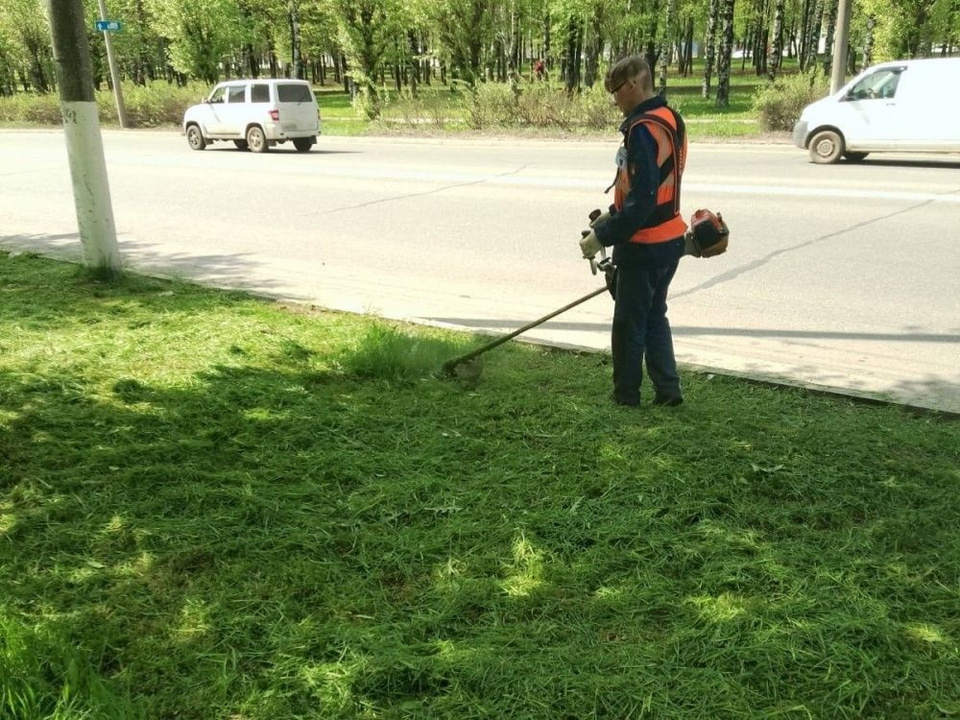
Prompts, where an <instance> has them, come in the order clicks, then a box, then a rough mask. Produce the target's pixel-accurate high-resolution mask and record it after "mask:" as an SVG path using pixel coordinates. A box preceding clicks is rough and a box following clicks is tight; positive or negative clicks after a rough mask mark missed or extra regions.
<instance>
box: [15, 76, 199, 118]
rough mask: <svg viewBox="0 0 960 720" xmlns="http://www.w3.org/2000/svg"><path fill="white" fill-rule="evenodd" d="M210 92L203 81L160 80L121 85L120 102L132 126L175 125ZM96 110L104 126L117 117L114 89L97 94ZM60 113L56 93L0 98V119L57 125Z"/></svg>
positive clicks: (22, 94) (24, 94) (20, 94)
mask: <svg viewBox="0 0 960 720" xmlns="http://www.w3.org/2000/svg"><path fill="white" fill-rule="evenodd" d="M209 91H210V87H209V86H208V85H205V84H203V83H189V84H188V85H186V86H184V87H178V86H176V85H170V84H168V83H166V82H163V81H159V82H154V83H150V84H148V85H145V86H140V85H124V86H123V101H124V106H125V108H126V110H127V119H128V120H129V122H130V126H131V127H136V128H155V127H170V126H177V125H179V124H180V123H181V121H182V120H183V113H184V111H185V110H186V109H187V108H188V107H189V106H190V105H194V104H195V103H197V102H199V101H200V99H201V98H202V97H204V96H206V94H207V93H208V92H209ZM96 101H97V110H98V113H99V116H100V122H101V124H103V125H112V124H116V123H117V122H118V120H117V105H116V99H115V97H114V94H113V91H112V90H110V89H109V88H104V89H102V90H99V91H97V93H96ZM62 121H63V116H62V114H61V110H60V98H59V96H58V95H57V94H56V93H46V94H42V95H38V94H34V93H17V94H16V95H14V96H12V97H0V122H6V123H20V124H27V125H54V126H56V125H60V124H61V123H62Z"/></svg>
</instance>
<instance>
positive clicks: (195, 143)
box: [187, 125, 207, 150]
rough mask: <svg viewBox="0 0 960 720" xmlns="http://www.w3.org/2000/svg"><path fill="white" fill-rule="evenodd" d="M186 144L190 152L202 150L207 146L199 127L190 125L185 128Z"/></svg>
mask: <svg viewBox="0 0 960 720" xmlns="http://www.w3.org/2000/svg"><path fill="white" fill-rule="evenodd" d="M187 143H188V144H189V145H190V149H191V150H203V149H204V148H205V147H206V146H207V141H206V140H204V139H203V133H202V132H201V131H200V126H199V125H191V126H190V127H188V128H187Z"/></svg>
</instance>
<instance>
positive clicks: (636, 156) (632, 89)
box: [580, 55, 687, 406]
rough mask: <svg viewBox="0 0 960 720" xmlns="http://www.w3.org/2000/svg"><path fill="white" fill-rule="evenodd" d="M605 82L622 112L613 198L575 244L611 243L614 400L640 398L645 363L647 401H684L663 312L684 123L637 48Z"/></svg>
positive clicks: (679, 235)
mask: <svg viewBox="0 0 960 720" xmlns="http://www.w3.org/2000/svg"><path fill="white" fill-rule="evenodd" d="M604 83H605V87H606V89H607V91H608V92H609V93H610V95H611V97H612V99H613V101H614V102H615V103H616V105H617V107H619V109H620V111H621V112H622V113H623V115H624V121H623V123H622V124H621V125H620V131H621V132H622V133H623V145H622V146H621V147H620V149H619V151H618V152H617V157H616V163H617V176H616V180H615V181H614V184H613V185H612V186H611V187H614V188H615V191H614V201H613V205H611V206H610V208H609V211H608V212H606V213H604V214H602V215H601V216H600V217H599V218H598V219H596V220H595V221H594V222H593V223H592V225H591V229H590V231H589V233H587V234H586V235H585V236H584V237H583V238H582V239H581V241H580V248H581V250H582V252H583V256H584V257H585V258H593V257H595V256H596V254H597V253H598V252H599V251H600V249H601V247H611V246H612V247H613V265H614V266H615V267H616V272H615V275H614V277H613V281H612V287H611V292H612V293H613V296H614V300H615V305H614V311H613V325H612V331H611V351H612V355H613V400H614V402H616V403H619V404H621V405H631V406H636V405H639V404H640V385H641V383H642V381H643V366H644V364H646V368H647V376H648V377H649V379H650V382H651V384H652V385H653V391H654V395H653V404H654V405H667V406H675V405H679V404H680V403H682V402H683V393H682V391H681V387H680V376H679V374H678V373H677V361H676V358H675V356H674V350H673V335H672V333H671V331H670V322H669V321H668V320H667V292H668V291H669V289H670V281H671V280H673V276H674V274H675V273H676V271H677V266H678V265H679V262H680V258H681V257H682V256H683V253H684V234H685V232H686V230H687V224H686V222H684V220H683V218H682V217H681V215H680V179H681V176H682V175H683V168H684V163H685V161H686V155H687V139H686V128H685V127H684V124H683V120H682V118H681V117H680V115H679V114H678V113H677V112H676V111H674V110H673V109H672V108H670V107H668V106H667V101H666V100H665V99H664V98H663V97H661V96H659V95H656V94H655V93H654V90H653V77H652V74H651V72H650V66H649V65H648V64H647V61H646V60H644V59H643V58H642V57H640V56H639V55H633V56H630V57H626V58H623V59H622V60H619V61H618V62H616V63H615V64H614V65H613V66H612V67H611V68H610V70H609V72H608V73H607V76H606V78H605V80H604ZM608 189H609V188H608Z"/></svg>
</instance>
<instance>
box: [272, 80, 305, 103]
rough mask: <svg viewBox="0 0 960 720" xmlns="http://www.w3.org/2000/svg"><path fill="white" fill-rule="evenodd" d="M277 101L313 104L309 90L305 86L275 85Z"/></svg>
mask: <svg viewBox="0 0 960 720" xmlns="http://www.w3.org/2000/svg"><path fill="white" fill-rule="evenodd" d="M277 99H278V100H279V101H280V102H282V103H299V102H313V98H312V97H311V96H310V88H309V87H307V86H306V85H300V84H299V83H297V84H296V85H293V84H288V85H277Z"/></svg>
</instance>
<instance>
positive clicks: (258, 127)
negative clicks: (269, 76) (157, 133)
mask: <svg viewBox="0 0 960 720" xmlns="http://www.w3.org/2000/svg"><path fill="white" fill-rule="evenodd" d="M183 132H184V133H185V134H186V136H187V142H188V143H189V144H190V147H191V148H192V149H194V150H203V149H204V148H205V147H206V146H207V145H208V144H209V143H211V142H213V141H214V140H233V144H234V145H236V146H237V148H239V149H240V150H251V151H253V152H265V151H266V150H267V149H269V148H270V147H271V146H273V145H276V144H277V143H285V142H286V141H287V140H292V141H293V146H294V147H295V148H296V149H297V150H298V151H300V152H307V151H308V150H310V148H311V147H312V146H313V145H314V143H316V142H317V135H319V134H320V109H319V107H318V106H317V98H316V96H315V95H314V94H313V90H312V89H311V87H310V83H308V82H306V81H305V80H228V81H227V82H222V83H220V84H219V85H217V86H216V87H215V88H214V89H213V92H211V93H210V96H209V97H208V98H207V99H206V100H205V101H204V102H203V103H201V104H200V105H193V106H191V107H189V108H187V111H186V112H185V113H184V114H183Z"/></svg>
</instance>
